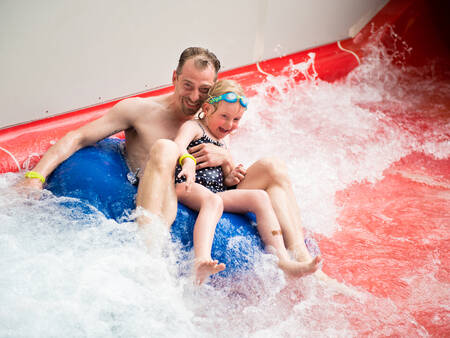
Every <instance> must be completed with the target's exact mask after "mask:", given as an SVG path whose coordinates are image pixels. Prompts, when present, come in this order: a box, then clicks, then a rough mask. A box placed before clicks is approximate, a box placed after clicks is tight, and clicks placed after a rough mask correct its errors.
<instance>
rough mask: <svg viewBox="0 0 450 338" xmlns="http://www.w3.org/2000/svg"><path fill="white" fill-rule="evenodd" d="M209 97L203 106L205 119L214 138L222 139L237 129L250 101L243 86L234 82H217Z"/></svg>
mask: <svg viewBox="0 0 450 338" xmlns="http://www.w3.org/2000/svg"><path fill="white" fill-rule="evenodd" d="M208 96H209V99H207V100H206V102H205V103H204V104H203V113H204V117H203V119H204V121H205V123H206V124H207V126H208V129H209V131H210V132H211V133H212V134H213V136H215V137H216V138H218V139H221V138H223V137H225V136H226V135H228V134H229V133H231V132H232V131H233V130H235V129H237V127H238V125H239V121H240V119H241V118H242V115H244V112H245V110H246V109H247V103H248V101H247V98H246V97H245V96H244V90H243V89H242V87H241V85H240V84H239V83H237V82H236V81H233V80H220V81H217V82H216V83H215V84H214V85H213V86H212V87H211V89H210V90H209V93H208Z"/></svg>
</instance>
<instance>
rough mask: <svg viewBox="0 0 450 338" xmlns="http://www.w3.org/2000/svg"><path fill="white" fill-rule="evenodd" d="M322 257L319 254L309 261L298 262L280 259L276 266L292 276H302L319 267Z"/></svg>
mask: <svg viewBox="0 0 450 338" xmlns="http://www.w3.org/2000/svg"><path fill="white" fill-rule="evenodd" d="M321 261H322V258H321V257H320V256H316V257H314V258H313V259H312V260H311V261H309V262H298V261H294V260H287V259H286V260H280V261H279V262H278V266H279V267H280V269H281V270H283V271H284V272H285V273H287V274H288V275H289V276H292V277H302V276H305V275H308V274H311V273H313V272H316V271H317V269H318V268H319V265H320V262H321Z"/></svg>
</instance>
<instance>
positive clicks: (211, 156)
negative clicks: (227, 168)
mask: <svg viewBox="0 0 450 338" xmlns="http://www.w3.org/2000/svg"><path fill="white" fill-rule="evenodd" d="M188 151H189V153H190V154H191V155H192V156H194V157H195V159H196V160H197V170H198V169H203V168H208V167H219V166H222V165H223V164H228V163H229V162H230V154H229V153H228V151H227V150H226V149H224V148H222V147H219V146H216V145H214V144H212V143H202V144H199V145H198V146H195V147H192V148H189V150H188Z"/></svg>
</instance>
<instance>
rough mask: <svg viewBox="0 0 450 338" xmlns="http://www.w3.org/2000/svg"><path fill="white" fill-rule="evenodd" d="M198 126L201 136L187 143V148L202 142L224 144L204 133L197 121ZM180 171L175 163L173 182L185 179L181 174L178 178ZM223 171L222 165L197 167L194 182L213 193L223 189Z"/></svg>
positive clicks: (221, 145) (180, 181) (179, 167)
mask: <svg viewBox="0 0 450 338" xmlns="http://www.w3.org/2000/svg"><path fill="white" fill-rule="evenodd" d="M199 126H200V128H202V130H203V135H202V137H200V138H198V139H196V140H193V141H192V142H191V143H189V145H188V149H189V148H191V147H194V146H197V145H199V144H202V143H212V144H215V145H216V146H219V147H223V146H224V144H223V143H221V142H219V141H216V140H213V139H212V138H210V137H209V136H208V135H206V132H205V129H204V128H203V126H202V125H201V124H200V123H199ZM180 171H181V166H180V165H179V164H177V167H176V169H175V183H182V182H185V181H186V178H185V177H184V176H183V177H181V178H178V174H179V173H180ZM223 178H224V177H223V172H222V167H208V168H203V169H198V170H196V172H195V183H198V184H201V185H203V186H204V187H206V188H208V189H209V190H211V191H212V192H213V193H217V192H221V191H225V190H226V189H225V186H224V184H223Z"/></svg>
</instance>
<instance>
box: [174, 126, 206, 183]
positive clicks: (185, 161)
mask: <svg viewBox="0 0 450 338" xmlns="http://www.w3.org/2000/svg"><path fill="white" fill-rule="evenodd" d="M201 133H202V131H201V129H200V127H199V126H198V124H197V123H196V122H194V121H187V122H185V123H184V124H183V125H182V126H181V128H180V129H179V130H178V133H177V136H176V137H175V140H174V141H175V143H176V144H177V145H178V148H179V149H180V159H181V161H180V162H181V165H182V166H183V168H182V170H181V172H180V173H179V174H178V177H182V176H185V177H186V190H187V191H189V190H190V186H191V184H192V183H194V182H195V164H196V161H195V160H194V159H193V158H192V156H191V155H189V153H188V151H187V146H188V145H189V143H190V142H191V141H192V140H195V139H196V138H197V137H200V136H201ZM186 155H187V156H186Z"/></svg>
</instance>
